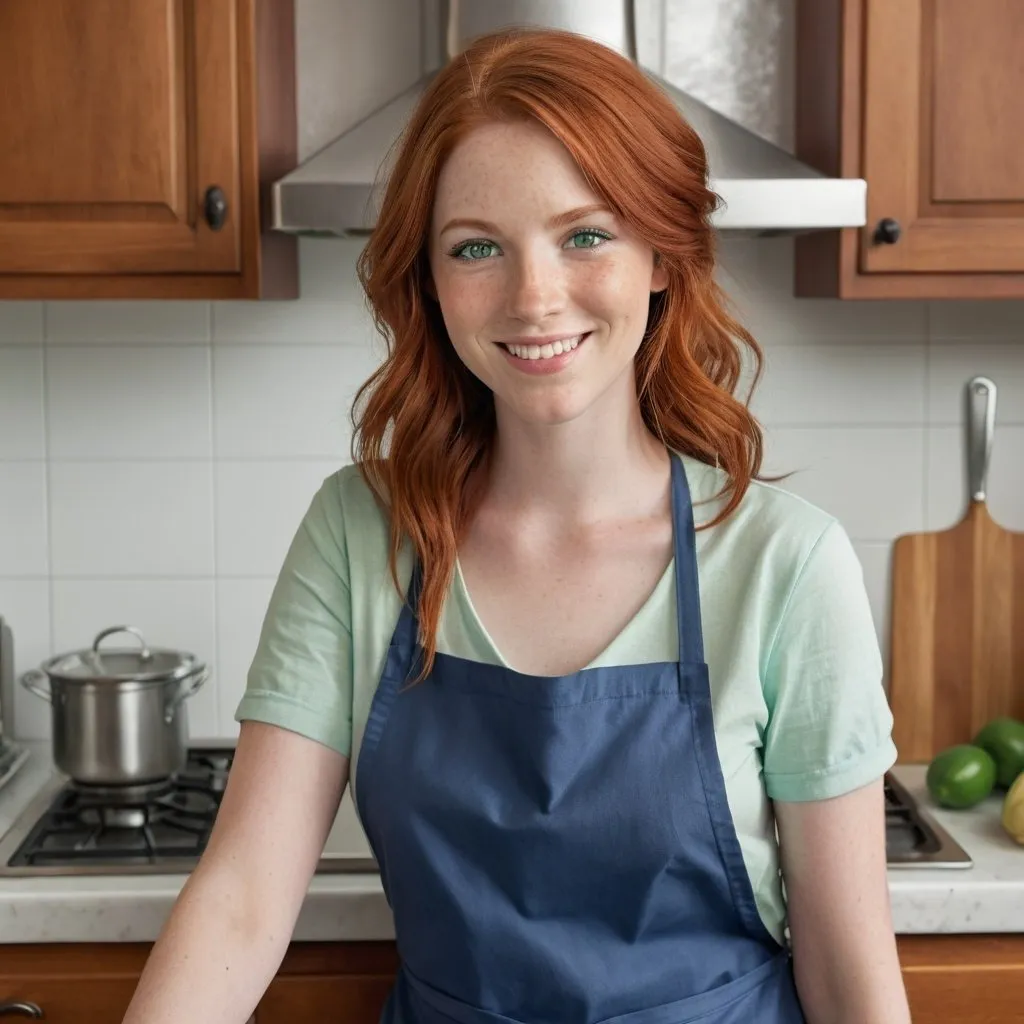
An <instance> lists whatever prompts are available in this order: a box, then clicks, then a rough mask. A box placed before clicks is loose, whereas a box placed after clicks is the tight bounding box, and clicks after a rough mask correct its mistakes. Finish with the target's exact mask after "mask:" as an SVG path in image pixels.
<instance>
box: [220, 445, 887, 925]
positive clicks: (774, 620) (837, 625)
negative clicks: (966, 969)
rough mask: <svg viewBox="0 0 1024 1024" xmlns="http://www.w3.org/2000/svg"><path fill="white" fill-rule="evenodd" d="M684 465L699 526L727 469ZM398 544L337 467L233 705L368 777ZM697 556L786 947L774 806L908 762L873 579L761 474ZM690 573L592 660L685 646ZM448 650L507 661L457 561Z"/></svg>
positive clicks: (705, 537)
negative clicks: (678, 592) (876, 621)
mask: <svg viewBox="0 0 1024 1024" xmlns="http://www.w3.org/2000/svg"><path fill="white" fill-rule="evenodd" d="M683 465H684V468H685V470H686V476H687V480H688V482H689V485H690V492H691V495H692V498H693V502H694V518H695V521H696V523H697V525H698V526H699V525H700V524H701V523H702V522H707V521H709V520H710V519H712V518H713V517H714V514H715V513H716V512H717V511H718V510H719V509H720V508H721V507H722V502H723V500H724V499H717V500H711V499H713V496H714V495H715V494H716V493H717V492H718V491H719V490H720V489H721V487H722V485H723V483H724V482H725V479H726V477H725V474H724V472H723V471H721V470H719V469H716V468H714V467H710V466H707V465H704V464H703V463H700V462H698V461H696V460H694V459H691V458H688V457H685V456H684V457H683ZM702 503H703V504H702ZM387 553H388V525H387V521H386V519H385V517H384V515H383V514H382V513H381V510H380V509H379V507H378V505H377V504H376V502H375V501H374V498H373V495H372V493H371V492H370V490H369V488H368V487H367V486H366V484H365V483H364V481H363V479H362V477H361V476H360V474H359V471H358V469H357V468H356V467H355V466H346V467H345V468H343V469H341V470H339V471H338V472H336V473H334V474H333V475H331V476H330V477H328V478H327V479H326V480H325V481H324V483H323V485H322V486H321V488H320V490H319V491H318V492H317V493H316V495H315V496H314V497H313V500H312V503H311V505H310V507H309V510H308V511H307V513H306V515H305V517H304V518H303V520H302V522H301V524H300V525H299V528H298V531H297V533H296V535H295V538H294V540H293V541H292V544H291V547H290V548H289V551H288V554H287V556H286V558H285V562H284V565H283V567H282V569H281V573H280V576H279V578H278V580H277V583H276V586H275V588H274V591H273V594H272V596H271V599H270V604H269V607H268V610H267V613H266V617H265V619H264V622H263V628H262V631H261V634H260V639H259V645H258V648H257V651H256V654H255V657H254V659H253V663H252V666H251V668H250V670H249V675H248V682H247V687H246V692H245V694H244V696H243V698H242V700H241V703H240V704H239V706H238V709H237V711H236V712H235V718H236V720H238V721H242V720H243V719H256V720H258V721H262V722H269V723H271V724H274V725H279V726H282V727H284V728H286V729H289V730H291V731H293V732H297V733H301V734H302V735H304V736H308V737H310V738H312V739H314V740H317V741H318V742H320V743H324V744H326V745H328V746H330V747H333V748H334V749H336V750H338V751H340V752H341V753H342V754H345V755H348V756H350V758H351V773H352V774H351V784H352V785H353V786H356V785H358V778H357V767H358V755H359V745H360V742H361V740H362V736H363V731H364V729H365V726H366V719H367V716H368V714H369V710H370V703H371V701H372V699H373V695H374V691H375V689H376V687H377V682H378V680H379V678H380V674H381V671H382V669H383V666H384V661H385V658H386V656H387V650H388V644H389V642H390V640H391V636H392V633H393V632H394V628H395V624H396V623H397V621H398V616H399V612H400V608H401V598H400V597H399V594H398V593H397V592H396V590H395V587H394V583H393V581H392V579H391V576H390V573H389V571H388V565H387ZM697 563H698V573H699V579H700V600H701V621H702V626H703V633H704V648H705V657H706V660H707V663H708V668H709V675H710V679H711V697H712V707H713V713H714V723H715V737H716V741H717V745H718V754H719V759H720V761H721V764H722V772H723V774H724V776H725V785H726V793H727V797H728V801H729V807H730V809H731V811H732V815H733V820H734V822H735V825H736V831H737V833H738V836H739V841H740V845H741V847H742V850H743V858H744V862H745V864H746V867H747V870H748V872H749V873H750V879H751V883H752V887H753V890H754V894H755V897H756V901H757V906H758V909H759V911H760V913H761V917H762V919H763V920H764V923H765V925H766V927H767V928H768V930H769V931H770V932H771V933H772V934H773V935H774V936H775V937H776V938H777V939H778V940H779V941H782V939H783V934H784V928H785V917H786V911H785V903H784V898H783V893H782V887H781V879H780V874H779V855H778V843H777V837H776V832H775V821H774V817H773V814H772V808H771V801H772V800H773V799H775V800H787V801H790V800H791V801H802V800H821V799H825V798H828V797H833V796H838V795H840V794H842V793H847V792H849V791H851V790H853V789H856V788H858V787H860V786H863V785H865V784H866V783H868V782H870V781H871V780H873V779H876V778H878V777H879V776H880V775H882V774H883V773H884V772H885V771H886V770H887V769H888V768H890V767H891V766H892V764H893V763H894V761H895V759H896V748H895V746H894V745H893V742H892V738H891V730H892V715H891V713H890V711H889V705H888V702H887V699H886V696H885V692H884V690H883V687H882V663H881V656H880V653H879V648H878V641H877V638H876V635H875V630H874V626H873V623H872V619H871V612H870V609H869V606H868V600H867V595H866V592H865V589H864V580H863V574H862V570H861V566H860V562H859V561H858V559H857V556H856V554H855V552H854V550H853V548H852V546H851V544H850V541H849V538H848V537H847V534H846V532H845V531H844V530H843V528H842V527H841V526H840V524H839V523H838V522H837V521H836V520H835V519H834V518H832V517H831V516H829V515H828V514H827V513H825V512H823V511H822V510H821V509H818V508H816V507H815V506H813V505H811V504H810V503H809V502H807V501H804V500H803V499H801V498H798V497H796V496H794V495H792V494H790V493H789V492H787V491H784V490H782V489H780V488H778V487H774V486H772V485H769V484H764V483H758V482H756V481H755V482H754V483H752V484H751V486H750V488H749V489H748V491H747V493H746V494H745V495H744V498H743V501H742V502H741V504H740V505H739V506H738V508H737V509H736V510H735V511H734V512H733V513H732V514H731V515H730V516H729V518H728V519H726V520H725V521H724V522H723V523H720V524H718V525H717V526H714V527H711V528H710V529H706V530H698V533H697ZM674 568H675V567H674V564H671V565H669V567H668V569H667V570H666V572H665V573H664V575H663V576H662V578H661V580H660V581H659V582H658V584H657V586H656V587H655V589H654V591H653V592H652V593H651V595H650V597H649V599H648V600H647V602H646V603H645V604H644V605H643V607H642V608H641V609H640V611H639V612H638V613H637V615H636V616H635V618H634V619H633V620H632V621H631V622H630V623H629V624H628V625H627V626H626V628H625V629H624V630H623V631H622V633H620V634H619V636H618V637H616V638H615V639H614V640H613V641H612V642H611V644H610V645H609V646H608V647H607V648H606V649H605V650H604V651H603V652H602V654H601V655H600V656H599V657H598V658H596V659H595V660H594V661H593V662H592V663H591V666H589V667H596V666H599V665H624V664H638V663H642V662H663V661H674V660H676V659H677V658H678V656H679V643H678V636H677V632H676V599H675V586H674V580H675V572H674ZM411 572H412V555H411V548H409V546H408V545H407V546H406V549H405V550H404V551H403V553H402V557H401V559H400V560H399V581H400V582H401V585H402V589H403V594H404V592H405V588H406V587H407V585H408V581H409V578H410V575H411ZM438 650H439V651H441V652H443V653H446V654H451V655H455V656H457V657H461V658H467V659H471V660H473V661H480V662H486V663H490V664H498V665H502V664H505V662H504V661H503V659H502V657H501V654H500V653H499V652H498V651H497V650H496V648H495V646H494V644H493V642H492V641H491V639H490V637H489V636H488V634H487V631H486V629H485V628H484V627H483V625H482V624H481V622H480V620H479V618H478V617H477V615H476V613H475V611H474V609H473V605H472V602H471V600H470V596H469V594H468V593H467V591H466V587H465V584H464V582H463V579H462V575H461V573H460V572H459V570H458V566H457V565H456V572H455V577H454V580H453V582H452V587H451V590H450V592H449V595H448V598H447V599H446V602H445V606H444V608H443V611H442V617H441V622H440V626H439V631H438ZM513 667H514V666H513Z"/></svg>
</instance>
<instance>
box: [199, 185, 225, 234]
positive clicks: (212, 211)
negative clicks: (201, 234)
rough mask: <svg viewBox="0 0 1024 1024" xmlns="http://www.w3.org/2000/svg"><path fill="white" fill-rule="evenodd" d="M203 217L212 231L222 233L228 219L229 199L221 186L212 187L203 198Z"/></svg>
mask: <svg viewBox="0 0 1024 1024" xmlns="http://www.w3.org/2000/svg"><path fill="white" fill-rule="evenodd" d="M203 215H204V216H205V217H206V223H207V224H209V225H210V230H211V231H220V229H221V228H222V227H224V222H225V221H226V220H227V219H228V197H227V196H226V195H224V189H222V188H221V187H220V186H219V185H211V186H210V187H209V188H208V189H207V190H206V195H205V196H203Z"/></svg>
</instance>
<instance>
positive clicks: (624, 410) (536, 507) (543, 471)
mask: <svg viewBox="0 0 1024 1024" xmlns="http://www.w3.org/2000/svg"><path fill="white" fill-rule="evenodd" d="M628 377H629V387H628V388H626V387H623V388H617V387H613V388H611V389H609V392H608V393H606V394H605V395H603V396H602V397H601V398H600V399H599V400H598V401H596V402H595V403H594V404H593V405H592V406H591V407H590V408H589V409H588V410H587V411H586V412H585V413H583V414H582V415H581V416H578V417H576V419H574V420H572V421H570V422H568V423H559V424H555V425H548V424H536V423H527V422H524V421H523V420H522V419H519V418H518V417H517V416H516V414H515V413H513V412H512V411H511V410H510V409H509V408H508V407H507V406H503V405H501V404H500V403H499V404H498V406H497V408H496V413H497V427H498V430H497V437H496V439H495V449H494V455H493V459H492V462H491V471H490V474H489V481H488V486H487V499H486V500H487V502H488V503H489V504H492V505H497V506H499V507H501V508H503V509H504V510H505V511H506V512H514V513H515V512H517V513H527V514H531V515H538V516H544V517H546V516H547V515H548V514H550V515H551V516H554V517H559V518H560V519H561V521H563V522H565V523H570V522H571V523H577V524H581V525H582V524H586V523H596V522H600V521H601V520H605V519H609V518H617V517H619V516H623V515H625V516H632V515H636V513H637V511H638V510H639V509H641V508H643V507H645V506H646V505H647V504H648V503H649V502H650V501H651V500H654V501H657V500H658V496H660V495H661V494H662V492H664V491H665V488H666V486H667V484H666V469H667V466H668V453H667V452H666V451H665V447H664V445H663V444H662V443H661V442H660V441H659V440H658V439H657V438H656V437H654V436H653V435H652V434H651V432H650V431H649V430H648V429H647V427H646V425H645V424H644V421H643V417H642V416H641V415H640V406H639V403H638V401H637V397H636V387H635V383H634V382H633V379H632V374H629V375H628ZM616 392H618V393H617V394H616Z"/></svg>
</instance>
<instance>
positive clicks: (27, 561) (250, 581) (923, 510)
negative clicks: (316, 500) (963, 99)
mask: <svg viewBox="0 0 1024 1024" xmlns="http://www.w3.org/2000/svg"><path fill="white" fill-rule="evenodd" d="M667 6H668V10H667V12H666V11H665V10H664V9H663V6H662V3H661V0H647V2H646V3H645V4H644V5H643V10H642V15H643V17H642V19H641V26H640V28H641V32H640V40H641V58H642V59H643V60H644V61H645V62H646V63H648V64H649V65H651V66H652V67H655V68H660V69H662V70H663V71H664V72H665V73H667V75H668V77H670V78H671V79H673V80H674V81H676V82H677V83H679V84H680V85H683V86H684V87H687V88H690V89H692V90H693V91H694V92H696V93H698V94H699V95H701V96H702V97H703V98H705V99H706V100H708V101H709V102H712V103H713V104H715V105H716V106H718V107H719V108H720V109H723V110H725V111H726V112H727V113H730V114H732V115H733V116H735V117H737V119H739V120H741V121H742V122H743V123H745V124H747V125H748V126H749V127H751V128H753V129H754V130H757V131H759V132H760V133H761V134H763V135H765V136H767V137H769V138H772V139H773V140H775V141H777V142H779V143H781V144H783V145H790V144H791V137H792V116H791V111H792V92H791V90H792V55H793V45H792V42H793V10H792V0H770V2H769V0H729V2H722V0H720V2H719V3H717V4H714V5H708V4H704V3H703V2H702V0H667ZM418 10H419V7H418V4H417V3H416V0H388V2H387V3H384V2H381V3H376V4H373V5H369V4H361V3H359V2H358V0H346V2H345V3H338V2H337V0H299V2H298V28H299V48H300V54H299V61H300V72H301V73H300V89H299V103H300V121H301V150H302V154H303V155H305V154H308V153H309V152H311V151H313V150H315V149H316V148H318V147H319V146H320V145H322V144H323V143H324V142H326V141H327V140H328V139H329V138H330V137H331V136H332V135H333V134H334V133H335V132H337V131H338V130H341V129H343V128H344V127H346V126H347V125H348V124H351V123H353V122H354V121H356V120H358V119H359V118H360V117H361V116H362V115H364V114H365V113H367V112H368V111H369V110H371V109H373V108H374V107H376V106H377V105H379V103H380V102H382V101H383V100H384V99H386V98H387V97H388V96H389V95H391V94H393V93H394V92H397V91H398V90H399V89H401V88H404V87H405V86H406V85H407V84H409V83H410V82H411V81H412V80H413V79H415V78H416V77H417V73H418V65H417V63H416V62H417V61H418V59H419V54H420V52H421V49H422V45H421V44H422V43H423V42H424V41H423V40H421V38H420V36H419V34H418V32H417V31H416V29H417V26H418V24H419V22H418V16H417V12H418ZM410 26H411V27H412V28H411V29H410ZM385 53H386V54H388V59H386V60H385V59H381V54H385ZM360 246H361V243H360V242H358V241H337V240H304V241H303V242H302V244H301V260H302V294H303V297H302V299H301V300H299V301H297V302H290V303H203V302H95V303H86V302H46V303H39V302H0V615H3V616H5V617H6V618H8V619H9V620H10V622H11V624H12V626H13V629H14V635H15V641H16V653H17V667H18V670H19V671H22V670H24V669H27V668H29V667H32V666H33V665H36V664H38V663H39V662H40V661H41V660H43V659H44V658H46V657H47V656H49V655H50V654H51V653H53V652H55V651H63V650H68V649H72V648H77V647H80V646H83V645H86V644H88V643H89V642H90V641H91V639H92V638H93V636H94V635H95V634H96V633H97V632H98V631H99V630H100V629H102V628H104V627H106V626H108V625H111V624H113V623H122V622H131V623H133V624H135V625H138V626H140V627H141V628H142V629H143V631H144V632H145V633H146V635H147V637H148V638H149V640H150V641H151V642H152V643H153V644H156V645H173V646H179V647H185V648H188V649H190V650H193V651H195V652H196V653H197V654H198V655H200V656H201V657H202V658H204V659H207V660H209V661H210V662H211V663H212V666H213V668H214V676H213V680H212V682H211V683H210V684H208V685H207V687H206V688H205V689H204V690H203V691H201V692H200V693H199V694H198V695H197V696H196V697H195V698H194V699H193V701H192V703H191V707H190V714H191V725H192V731H193V733H194V734H196V735H200V736H233V735H234V734H235V732H236V726H235V723H234V722H233V720H232V714H233V711H234V708H235V705H236V703H237V701H238V698H239V695H240V694H241V691H242V689H243V687H244V683H245V674H246V670H247V668H248V663H249V660H250V658H251V656H252V652H253V649H254V645H255V642H256V638H257V635H258V631H259V625H260V621H261V618H262V615H263V611H264V608H265V606H266V602H267V598H268V596H269V593H270V589H271V587H272V585H273V581H274V576H275V573H276V572H277V569H278V567H279V565H280V562H281V558H282V556H283V554H284V551H285V549H286V547H287V545H288V543H289V540H290V538H291V535H292V533H293V531H294V529H295V526H296V524H297V522H298V520H299V518H300V517H301V515H302V513H303V511H304V509H305V507H306V505H307V503H308V501H309V499H310V497H311V495H312V493H313V491H314V490H315V488H316V487H317V486H318V484H319V482H320V480H321V479H322V478H323V477H324V476H326V475H327V474H329V473H330V472H332V470H334V469H335V468H336V467H337V466H339V465H341V464H342V463H344V462H346V461H347V459H348V442H349V426H348V406H349V404H350V401H351V397H352V394H353V392H354V390H355V389H356V387H357V386H358V385H359V383H360V382H361V381H362V380H363V379H364V378H365V377H366V376H367V374H368V373H369V372H370V371H371V369H372V368H373V366H374V365H375V363H376V361H377V360H378V359H379V358H380V353H381V346H380V344H379V343H378V341H377V339H376V338H375V336H374V332H373V329H372V326H371V322H370V318H369V315H368V313H367V311H366V310H365V308H364V306H363V300H362V295H361V292H360V291H359V288H358V284H357V282H356V279H355V273H354V265H355V259H356V257H357V254H358V252H359V249H360ZM722 280H723V283H724V284H725V285H726V287H727V288H728V290H729V292H730V294H731V295H732V296H733V299H734V301H735V304H736V306H737V308H738V310H739V312H740V315H741V316H742V317H743V318H744V320H745V322H746V323H747V324H748V326H749V327H750V328H751V329H752V330H753V332H754V334H755V335H756V336H757V337H758V338H759V340H760V341H761V342H762V344H763V346H764V348H765V350H766V355H767V371H766V377H765V379H764V382H763V384H762V386H761V388H760V390H759V392H758V394H757V397H756V398H755V400H754V408H755V410H756V411H757V413H758V414H759V415H760V417H761V418H762V421H763V423H764V424H765V427H766V432H767V465H766V471H768V472H779V471H784V470H796V473H795V475H794V476H793V477H791V478H790V480H789V481H787V483H786V485H785V486H787V487H790V488H791V489H793V490H795V491H797V492H798V493H800V494H802V495H804V496H806V497H807V498H809V499H810V500H811V501H814V502H816V503H818V504H820V505H822V506H823V507H825V508H826V509H828V510H829V511H830V512H832V513H834V514H835V515H836V516H838V517H839V518H840V519H841V520H842V522H843V523H844V525H845V526H846V528H847V530H848V531H849V533H850V535H851V536H852V537H853V539H854V541H855V544H856V549H857V552H858V554H859V556H860V558H861V561H862V564H863V566H864V571H865V576H866V580H867V585H868V590H869V593H870V596H871V601H872V606H873V609H874V613H875V621H876V624H877V627H878V630H879V635H880V638H881V641H882V643H883V646H887V636H886V629H887V627H886V621H887V617H888V607H887V593H888V587H889V579H888V569H889V558H890V550H891V544H892V541H893V539H894V538H895V537H896V536H898V535H899V534H901V533H904V532H906V531H911V530H920V529H938V528H942V527H946V526H949V525H952V524H953V523H954V522H955V521H956V520H957V519H958V518H959V517H960V516H961V514H962V513H963V511H964V508H965V505H966V490H965V488H966V484H965V481H964V473H963V445H962V434H963V428H962V412H961V409H962V404H961V388H962V385H963V383H964V381H966V380H967V379H968V378H969V377H970V376H972V375H973V374H976V373H985V374H988V375H989V376H991V377H992V378H993V380H995V382H996V384H997V385H998V387H999V406H998V415H997V432H996V441H995V450H994V454H993V459H992V469H991V474H990V502H991V509H992V512H993V514H994V515H995V516H996V518H997V519H998V520H1000V521H1001V522H1003V523H1004V524H1005V525H1006V526H1008V527H1011V528H1015V529H1018V530H1020V529H1024V304H1022V303H1019V302H1002V303H996V302H992V303H969V302H931V303H924V302H864V303H855V302H838V301H826V300H797V299H794V298H792V246H791V242H790V241H788V240H785V239H775V240H754V239H732V238H729V239H726V240H725V241H724V244H723V248H722ZM14 732H15V734H16V735H18V736H21V737H25V738H28V737H44V736H46V735H47V734H48V718H47V708H46V706H45V705H43V704H42V703H41V702H40V701H38V700H37V699H36V698H34V697H32V696H31V695H29V694H27V693H25V692H24V691H22V690H21V689H20V688H18V692H17V695H16V701H15V710H14Z"/></svg>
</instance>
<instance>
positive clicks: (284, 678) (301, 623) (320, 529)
mask: <svg viewBox="0 0 1024 1024" xmlns="http://www.w3.org/2000/svg"><path fill="white" fill-rule="evenodd" d="M351 622H352V611H351V599H350V588H349V568H348V556H347V550H346V545H345V534H344V517H343V515H342V509H341V501H340V496H339V492H338V483H337V479H336V477H329V478H328V479H327V480H325V481H324V483H323V485H322V486H321V488H320V490H319V491H318V492H317V494H316V495H315V496H314V498H313V501H312V503H311V504H310V506H309V509H308V510H307V512H306V514H305V516H304V517H303V519H302V522H301V523H300V524H299V528H298V530H297V532H296V534H295V537H294V538H293V540H292V543H291V546H290V547H289V549H288V553H287V555H286V556H285V560H284V565H283V566H282V568H281V572H280V574H279V576H278V578H277V582H276V584H275V586H274V590H273V593H272V595H271V598H270V603H269V605H268V607H267V612H266V615H265V617H264V620H263V626H262V629H261V631H260V638H259V643H258V645H257V648H256V654H255V656H254V657H253V661H252V664H251V666H250V668H249V674H248V678H247V682H246V689H245V694H244V695H243V697H242V700H241V702H240V703H239V705H238V708H237V710H236V711H235V720H236V721H239V722H241V721H243V720H244V719H252V720H255V721H260V722H268V723H270V724H271V725H278V726H281V727H283V728H285V729H288V730H290V731H292V732H297V733H300V734H301V735H303V736H308V737H309V738H310V739H313V740H316V741H317V742H319V743H323V744H325V745H326V746H329V747H332V748H333V749H335V750H337V751H338V752H339V753H341V754H344V755H345V756H346V757H347V756H349V754H350V751H351V746H352V690H353V685H352V631H351Z"/></svg>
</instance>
